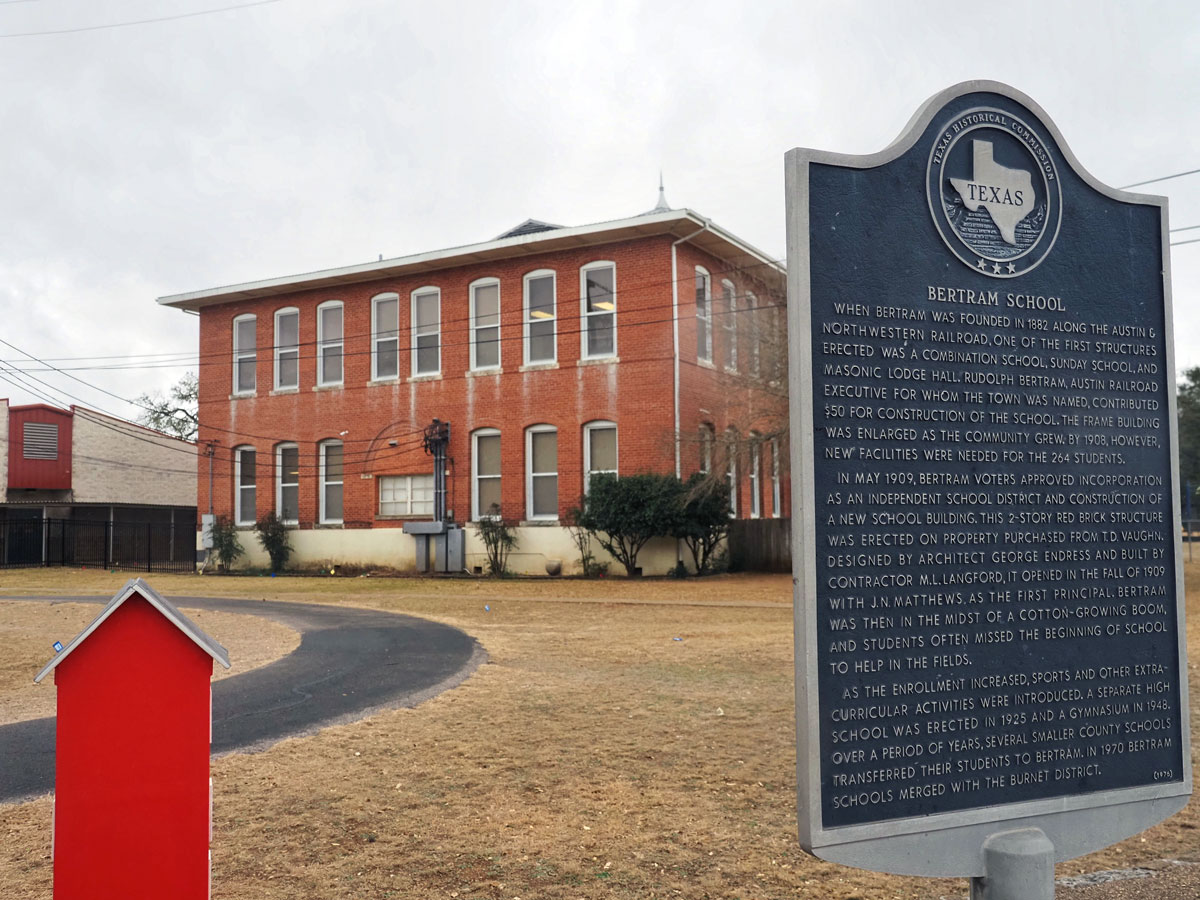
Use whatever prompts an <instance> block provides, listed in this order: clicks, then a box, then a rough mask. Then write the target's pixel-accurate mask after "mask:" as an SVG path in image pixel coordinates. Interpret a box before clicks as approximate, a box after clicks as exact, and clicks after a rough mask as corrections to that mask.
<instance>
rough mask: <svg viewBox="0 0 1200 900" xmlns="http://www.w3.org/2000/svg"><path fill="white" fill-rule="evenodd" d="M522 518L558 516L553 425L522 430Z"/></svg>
mask: <svg viewBox="0 0 1200 900" xmlns="http://www.w3.org/2000/svg"><path fill="white" fill-rule="evenodd" d="M525 518H527V519H529V520H531V521H536V520H542V521H548V520H553V519H557V518H558V429H556V428H555V427H554V426H553V425H531V426H530V427H529V428H526V429H525Z"/></svg>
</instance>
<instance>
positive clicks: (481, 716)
mask: <svg viewBox="0 0 1200 900" xmlns="http://www.w3.org/2000/svg"><path fill="white" fill-rule="evenodd" d="M1197 574H1200V570H1198V571H1197ZM105 577H107V576H105ZM150 580H151V583H152V584H154V586H155V587H156V588H157V589H158V590H159V591H160V592H162V593H163V594H165V595H166V596H168V597H178V596H186V595H188V594H193V595H197V594H201V595H218V594H220V595H238V596H250V597H259V598H261V597H266V598H268V599H269V600H270V599H278V600H284V599H287V600H309V601H319V602H330V603H346V604H351V605H356V606H371V607H376V608H381V609H389V610H395V611H399V612H407V613H414V614H417V615H422V616H426V617H428V618H431V619H437V620H440V621H444V622H448V623H449V624H452V625H455V626H458V627H460V628H463V629H464V630H466V631H468V632H469V633H471V634H473V635H475V636H476V637H477V638H478V639H479V640H480V641H481V642H482V644H483V645H484V646H485V648H486V649H487V651H488V653H489V654H490V663H489V664H488V665H486V666H483V667H482V668H480V669H479V671H478V672H476V674H475V675H473V676H472V677H471V678H470V679H468V680H467V681H466V682H465V683H464V684H462V685H461V686H460V687H458V688H456V689H454V690H452V691H450V692H448V693H445V694H443V695H441V696H439V697H437V698H435V699H433V700H431V701H429V702H427V703H425V704H423V705H421V706H419V707H418V708H416V709H412V710H398V711H395V712H390V713H385V714H382V715H378V716H375V717H373V718H371V719H368V720H366V721H363V722H360V723H357V724H355V725H348V726H342V727H337V728H330V729H326V730H325V731H323V732H321V733H319V734H317V735H315V736H312V737H307V738H303V739H297V740H289V741H284V742H282V743H280V744H278V745H276V746H275V747H273V748H272V749H270V750H268V751H266V752H264V753H260V754H253V755H233V756H227V757H224V758H222V759H218V760H216V761H215V762H214V765H213V775H214V778H215V792H216V800H215V804H216V805H215V816H216V819H215V836H214V845H213V897H214V898H229V900H232V898H238V900H243V898H244V900H259V898H297V897H303V898H318V900H320V898H339V900H340V898H386V897H395V898H421V900H424V898H452V900H467V898H524V900H531V898H542V897H546V898H577V897H582V898H589V900H590V898H600V897H604V898H611V897H616V898H635V897H636V898H646V897H662V898H674V897H687V898H718V897H721V898H726V897H728V898H746V900H750V898H784V897H788V898H806V897H807V898H836V900H850V898H855V897H858V898H863V900H876V898H879V900H883V898H896V897H911V898H922V900H926V898H929V900H931V898H936V897H939V896H943V895H945V896H955V895H958V896H961V895H962V894H963V893H964V890H965V883H964V882H962V881H927V880H923V879H913V878H898V877H894V876H885V875H876V874H872V873H868V872H863V871H859V870H854V869H847V868H844V867H840V866H836V865H832V864H829V863H824V862H821V861H819V860H815V859H813V858H812V857H809V856H807V855H806V854H804V853H803V852H802V851H801V850H800V849H799V847H798V845H797V842H796V821H795V811H794V803H795V772H794V765H795V748H794V735H793V721H794V718H793V696H792V687H793V685H792V631H791V610H790V590H791V583H790V579H788V578H786V577H768V576H761V577H755V576H751V577H721V578H712V579H704V580H701V581H686V582H674V581H647V582H642V583H636V582H627V581H625V580H623V579H614V580H611V581H607V582H582V581H549V580H543V581H526V580H511V581H507V580H506V581H498V582H497V581H458V580H454V581H449V582H440V581H439V582H434V581H428V580H416V579H411V580H410V579H396V580H393V579H369V578H359V579H324V580H322V579H303V578H282V579H269V580H268V579H240V578H206V579H198V578H183V577H178V578H169V577H168V578H162V577H154V578H152V579H150ZM112 581H113V584H112V585H111V586H109V585H108V583H107V582H103V579H101V580H100V581H93V580H91V576H90V575H88V574H87V573H53V572H51V573H41V572H38V573H8V574H7V575H5V576H4V577H3V578H2V579H0V593H5V594H7V593H14V592H18V591H28V592H33V593H46V592H51V591H55V592H71V591H79V592H88V593H103V592H105V591H107V592H109V593H111V592H112V591H113V590H115V589H116V587H119V586H120V583H122V581H123V579H120V578H117V577H116V576H112ZM1190 603H1191V605H1192V607H1193V615H1192V621H1193V622H1195V621H1196V615H1195V605H1196V600H1195V598H1193V599H1192V600H1191V601H1190ZM485 605H486V606H490V607H491V609H490V610H487V609H485ZM1190 635H1191V636H1190V639H1189V644H1190V645H1191V646H1192V648H1193V654H1196V653H1200V646H1198V644H1197V639H1196V635H1197V630H1196V627H1195V626H1193V627H1192V628H1191V629H1190ZM217 636H218V637H219V638H221V639H223V640H229V637H228V636H223V635H221V634H220V633H217ZM231 643H232V641H231ZM1196 658H1200V657H1196ZM1193 671H1194V670H1193ZM1193 680H1194V679H1193ZM1197 688H1198V686H1197V685H1195V684H1193V690H1192V697H1193V698H1196V697H1198V696H1200V690H1198V689H1197ZM6 763H8V764H13V763H14V761H6ZM50 810H51V804H50V800H49V798H45V799H42V800H38V801H36V802H33V803H26V804H21V805H9V806H4V807H0V833H2V834H4V835H5V836H6V838H5V841H4V843H3V848H2V849H0V883H3V884H4V885H5V886H6V892H7V893H8V894H10V895H12V896H22V897H31V898H38V900H41V898H45V900H49V897H50V860H49V846H50ZM1196 826H1197V811H1196V808H1195V804H1193V806H1192V807H1189V808H1188V809H1187V810H1185V811H1184V812H1183V813H1181V814H1180V815H1179V816H1177V817H1175V818H1174V819H1172V820H1171V821H1170V822H1168V823H1166V824H1164V825H1161V826H1158V827H1157V828H1155V829H1153V830H1151V831H1150V832H1147V833H1146V834H1145V835H1142V836H1140V837H1135V838H1133V839H1131V840H1129V841H1127V842H1125V843H1123V844H1121V845H1119V846H1117V847H1114V848H1110V849H1109V850H1107V851H1105V852H1104V853H1102V854H1096V855H1094V856H1093V857H1090V858H1087V859H1083V860H1076V861H1073V862H1071V863H1068V864H1065V865H1064V866H1063V867H1062V871H1063V872H1077V871H1081V870H1086V871H1094V870H1096V869H1103V868H1111V867H1114V866H1118V865H1131V864H1136V863H1138V862H1142V861H1149V860H1156V859H1160V858H1162V857H1171V856H1179V855H1181V854H1183V853H1185V852H1187V851H1189V850H1193V851H1194V849H1195V846H1196V843H1197V838H1196V831H1195V829H1196Z"/></svg>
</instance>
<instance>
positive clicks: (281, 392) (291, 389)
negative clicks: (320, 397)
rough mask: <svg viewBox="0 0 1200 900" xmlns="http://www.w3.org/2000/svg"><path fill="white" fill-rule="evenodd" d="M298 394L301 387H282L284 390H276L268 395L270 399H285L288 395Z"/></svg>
mask: <svg viewBox="0 0 1200 900" xmlns="http://www.w3.org/2000/svg"><path fill="white" fill-rule="evenodd" d="M298 393H300V388H299V387H282V388H275V390H273V391H271V393H270V394H268V395H267V396H269V397H284V396H286V395H288V394H298Z"/></svg>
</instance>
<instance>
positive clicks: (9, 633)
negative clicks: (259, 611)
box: [0, 587, 300, 725]
mask: <svg viewBox="0 0 1200 900" xmlns="http://www.w3.org/2000/svg"><path fill="white" fill-rule="evenodd" d="M2 590H3V588H2V587H0V591H2ZM182 611H183V613H184V615H186V616H187V617H188V618H189V619H191V620H192V621H193V622H195V623H196V625H197V626H199V627H200V628H201V629H202V630H203V631H205V632H207V633H208V634H210V635H212V636H213V637H214V638H216V639H217V640H218V641H219V642H220V643H221V644H223V645H224V647H225V649H226V650H228V651H229V656H230V662H231V663H232V666H231V668H229V669H225V668H223V667H222V666H220V665H215V664H214V666H213V669H214V673H213V677H214V678H215V679H220V678H226V677H228V676H230V675H239V674H241V673H242V672H248V671H250V670H251V669H256V668H258V667H259V666H265V665H266V664H267V663H270V662H274V661H275V660H277V659H279V658H280V657H281V656H286V655H287V654H289V653H291V652H292V651H293V650H295V649H296V647H298V646H299V645H300V634H299V632H297V631H295V630H293V629H291V628H288V627H287V626H286V625H280V624H279V623H278V622H272V621H270V620H268V619H262V618H259V617H256V616H243V615H235V614H234V613H227V612H209V611H207V610H202V609H187V608H186V607H184V608H183V610H182ZM99 612H100V607H99V606H97V605H96V604H94V603H45V602H34V601H20V600H0V725H6V724H8V723H9V722H19V721H21V720H23V719H37V718H40V717H42V716H52V715H54V705H55V693H54V684H53V679H47V680H46V681H44V682H42V683H41V684H40V685H35V684H34V683H33V677H34V676H35V675H36V674H37V673H38V672H39V671H41V668H42V667H43V666H44V665H45V664H46V663H47V662H49V661H50V659H51V658H52V657H53V656H54V642H55V641H62V643H63V644H66V643H67V642H68V641H70V640H71V639H72V638H73V637H75V635H77V634H79V632H81V631H83V629H85V628H86V627H87V626H88V625H89V624H90V623H91V621H92V620H93V619H95V618H96V616H97V614H98V613H99Z"/></svg>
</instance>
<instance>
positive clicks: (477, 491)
mask: <svg viewBox="0 0 1200 900" xmlns="http://www.w3.org/2000/svg"><path fill="white" fill-rule="evenodd" d="M499 509H500V432H499V431H498V430H496V429H495V428H481V429H479V430H478V431H476V432H474V433H473V434H472V435H471V521H473V522H478V521H479V520H480V519H482V518H483V517H485V516H492V515H496V514H497V512H496V511H499Z"/></svg>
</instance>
